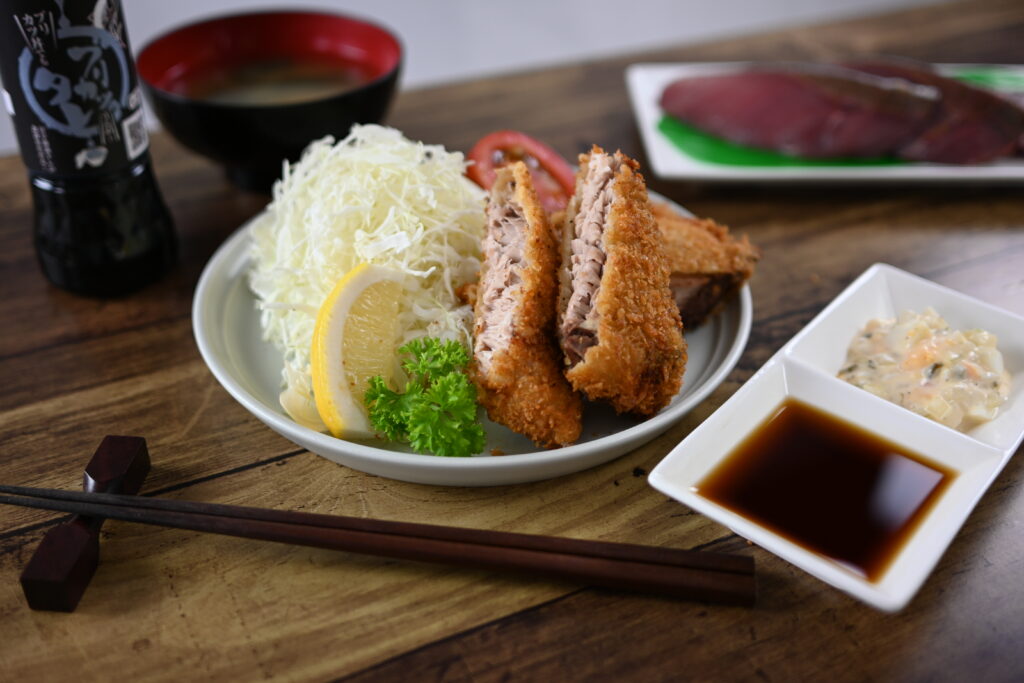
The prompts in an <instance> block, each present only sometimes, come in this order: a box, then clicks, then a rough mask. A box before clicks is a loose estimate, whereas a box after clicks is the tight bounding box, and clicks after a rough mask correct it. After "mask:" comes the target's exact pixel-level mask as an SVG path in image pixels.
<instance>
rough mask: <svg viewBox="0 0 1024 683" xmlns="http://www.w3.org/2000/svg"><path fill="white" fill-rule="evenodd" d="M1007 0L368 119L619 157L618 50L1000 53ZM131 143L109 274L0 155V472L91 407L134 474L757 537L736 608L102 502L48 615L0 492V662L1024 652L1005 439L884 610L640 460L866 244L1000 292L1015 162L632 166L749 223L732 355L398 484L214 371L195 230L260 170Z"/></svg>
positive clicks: (833, 284) (508, 516)
mask: <svg viewBox="0 0 1024 683" xmlns="http://www.w3.org/2000/svg"><path fill="white" fill-rule="evenodd" d="M1022 46H1024V3H1021V2H1019V0H993V1H990V2H989V1H986V2H971V3H964V4H959V5H945V6H935V7H927V8H920V9H915V10H910V11H904V12H901V13H898V14H891V15H887V16H879V17H873V18H866V19H856V20H849V21H844V22H840V23H834V24H830V25H825V26H817V27H813V28H796V29H792V30H785V31H779V32H775V33H770V34H765V35H759V36H753V37H745V38H741V39H733V40H728V41H723V42H717V43H713V44H709V45H700V46H694V47H686V48H679V49H669V50H664V51H660V52H656V53H649V54H643V55H634V56H632V57H631V58H628V59H627V58H619V59H610V60H606V61H600V62H592V63H586V64H580V65H573V66H566V67H562V68H557V69H550V70H545V71H541V72H535V73H528V74H521V75H514V76H508V77H503V78H495V79H489V80H486V81H478V82H471V83H464V84H458V85H452V86H447V87H440V88H434V89H429V90H423V91H417V92H408V93H402V95H401V96H400V97H399V99H398V101H397V104H396V107H395V109H394V113H393V115H392V116H391V118H390V123H392V124H393V125H395V126H397V127H399V128H401V129H403V130H404V131H405V132H406V133H407V134H408V135H409V136H410V137H412V138H414V139H422V140H426V141H429V142H436V143H443V144H445V145H446V146H448V147H449V148H455V149H463V150H465V149H468V147H469V146H470V145H471V144H472V142H473V141H474V140H475V139H476V138H478V137H479V136H480V135H482V134H484V133H487V132H489V131H491V130H494V129H498V128H506V127H509V128H519V129H523V130H525V131H528V132H530V133H532V134H534V135H536V136H537V137H540V138H542V139H545V140H547V141H548V142H550V143H551V144H552V145H554V146H555V147H556V148H558V149H559V150H560V151H561V152H562V153H563V154H565V155H567V156H569V155H574V154H576V153H577V152H579V151H581V150H583V149H585V148H587V147H588V146H589V145H590V144H591V143H592V142H598V143H600V144H601V145H603V146H605V147H607V148H612V149H614V148H616V147H620V148H622V149H623V150H625V151H626V152H628V153H630V154H633V155H637V156H638V157H639V158H640V160H641V162H642V163H643V162H644V158H643V153H642V149H641V145H640V143H639V139H638V135H637V131H636V127H635V125H634V121H633V117H632V114H631V113H630V109H629V105H628V102H627V98H626V93H625V87H624V82H623V68H624V67H625V66H626V65H627V64H629V63H630V62H634V61H650V60H729V59H769V58H771V59H777V58H781V59H819V58H837V57H842V56H847V55H854V54H867V53H888V54H903V55H909V56H911V57H917V58H921V59H925V60H931V61H964V62H970V61H979V62H1011V63H1012V62H1021V61H1022V60H1024V47H1022ZM153 151H154V158H155V165H156V170H157V173H158V175H159V178H160V181H161V184H162V187H163V190H164V193H165V195H166V197H167V199H168V201H169V203H170V206H171V208H172V211H173V213H174V216H175V219H176V221H177V226H178V231H179V234H180V237H181V243H182V258H181V262H180V265H179V266H178V267H177V269H176V270H175V271H174V272H173V274H172V275H171V276H169V277H167V278H166V279H165V280H163V281H162V282H161V283H159V284H158V285H156V286H152V287H150V288H148V289H146V290H145V291H143V292H141V293H140V294H138V295H136V296H132V297H130V298H126V299H122V300H114V301H98V300H90V299H82V298H77V297H75V296H72V295H69V294H66V293H64V292H61V291H59V290H57V289H54V288H52V287H50V286H49V285H48V284H47V283H46V282H45V281H44V280H43V278H42V276H41V275H40V274H39V272H38V270H37V267H36V264H35V262H34V255H33V250H32V245H31V240H30V229H29V224H30V216H31V209H30V204H29V198H28V193H27V190H26V182H25V174H24V171H23V168H22V166H21V163H20V161H19V160H18V159H17V158H16V157H14V158H6V159H0V263H2V268H3V278H2V290H0V300H2V301H3V302H4V312H5V315H4V320H3V322H2V327H3V332H2V335H0V424H2V434H3V443H4V447H3V456H2V461H0V481H3V482H4V483H16V484H25V485H35V486H51V487H61V488H68V489H73V488H77V487H78V486H79V482H80V477H81V469H82V467H83V465H84V463H85V462H86V461H87V460H88V458H89V456H90V455H91V454H92V452H93V450H94V448H95V447H96V446H97V444H98V443H99V441H100V439H101V438H102V437H103V435H105V434H108V433H118V434H136V435H141V436H144V437H146V439H147V440H148V442H149V448H150V453H151V455H152V457H153V463H154V467H153V471H152V473H151V474H150V477H149V479H148V480H147V482H146V485H145V488H144V491H145V492H147V493H150V494H158V495H162V496H166V497H170V498H181V499H188V500H207V501H218V502H225V503H236V504H247V505H256V506H264V507H271V508H280V509H293V508H294V509H302V510H311V511H318V512H324V513H336V514H350V515H360V516H368V517H378V518H383V519H394V520H417V521H434V522H440V523H450V524H456V525H462V526H467V527H477V528H484V529H504V530H515V531H522V532H528V533H540V534H550V535H565V536H571V537H577V538H588V539H604V540H613V541H624V542H635V543H643V544H650V545H656V546H672V547H679V548H699V549H715V550H721V551H729V552H736V553H743V554H750V555H753V556H754V557H755V558H756V561H757V564H758V569H759V574H760V579H759V580H760V600H759V603H758V605H757V607H755V608H753V609H746V608H731V607H719V606H710V605H704V604H699V603H690V602H681V601H672V600H664V599H657V598H652V597H641V596H636V595H629V594H619V593H614V592H608V591H603V590H595V589H589V588H583V587H580V586H575V585H566V584H560V583H553V582H550V581H545V580H540V579H536V580H532V579H524V578H509V577H504V576H496V575H492V574H489V573H484V572H477V571H467V570H460V569H457V568H445V567H437V566H430V565H419V564H413V563H405V562H398V561H387V560H379V559H374V558H368V557H363V556H355V555H348V554H344V553H332V552H325V551H317V550H310V549H303V548H296V547H290V546H283V545H277V544H270V543H259V542H251V541H244V540H238V539H229V538H224V537H216V536H208V535H201V534H198V533H192V532H183V531H176V530H169V529H159V528H155V527H142V526H136V525H131V524H126V523H116V522H108V524H107V526H106V527H105V531H104V533H103V537H102V562H101V565H100V568H99V571H98V572H97V574H96V576H95V578H94V580H93V582H92V585H91V586H90V588H89V590H88V591H87V593H86V594H85V597H84V599H83V600H82V602H81V603H80V605H79V607H78V610H77V611H76V612H75V613H73V614H58V613H47V612H34V611H31V610H29V609H28V608H27V606H26V604H25V601H24V599H23V597H22V595H21V591H20V588H19V585H18V575H19V573H20V571H21V569H22V567H23V566H24V564H25V562H26V561H27V560H28V558H29V556H30V555H31V553H32V551H33V549H34V548H35V546H36V544H37V543H38V541H39V539H40V537H41V536H42V534H43V533H44V532H45V531H46V530H47V529H48V528H50V527H51V526H52V525H53V524H54V523H55V520H56V517H55V515H53V514H48V513H43V512H36V511H29V510H23V509H16V508H9V507H3V508H0V539H2V543H0V679H2V680H43V679H45V680H61V679H74V680H80V681H86V680H106V679H110V678H114V677H116V678H118V679H122V680H138V679H144V678H145V679H175V680H181V679H185V680H195V679H205V678H218V679H227V680H254V679H260V678H277V679H285V680H297V679H302V680H310V679H313V680H322V679H327V678H335V677H340V678H343V679H345V680H353V681H364V680H389V679H392V680H394V679H397V680H423V679H442V680H469V679H472V680H498V679H505V678H514V679H521V680H538V681H540V680H563V679H602V680H617V679H634V680H658V679H691V678H692V679H733V678H745V679H760V680H765V681H788V680H798V679H821V678H829V679H852V680H865V679H879V678H880V679H950V680H964V679H970V680H1011V679H1017V680H1020V678H1021V676H1022V674H1024V655H1022V654H1021V653H1022V646H1021V643H1022V641H1024V610H1022V605H1024V584H1022V576H1024V486H1022V479H1024V460H1022V459H1021V458H1020V457H1018V458H1016V459H1015V460H1012V461H1011V462H1010V463H1009V465H1008V466H1007V467H1006V469H1005V470H1004V471H1003V472H1002V474H1001V475H1000V476H999V478H998V479H997V480H996V481H995V483H994V484H993V486H992V487H991V489H990V490H989V492H988V493H987V494H986V496H985V497H984V498H983V499H982V500H981V502H980V504H979V505H978V507H977V508H976V509H975V511H974V512H973V514H972V515H971V517H970V519H969V520H968V521H967V523H966V525H965V526H964V527H963V530H962V531H961V532H960V534H959V535H958V536H957V538H956V539H955V541H954V542H953V544H952V546H951V547H950V549H949V551H948V552H947V553H946V554H945V556H944V557H943V558H942V560H941V561H940V562H939V565H938V567H937V568H936V570H935V572H934V574H933V575H932V576H931V577H930V578H929V579H928V581H927V582H926V583H925V585H924V587H923V589H922V590H921V592H920V593H919V594H918V596H917V597H916V598H915V599H914V601H913V602H912V603H911V604H910V606H909V607H908V608H906V609H905V610H904V611H903V612H901V613H899V614H897V615H895V616H887V615H883V614H880V613H878V612H876V611H874V610H872V609H870V608H868V607H865V606H864V605H861V604H859V603H858V602H856V601H854V600H852V599H851V598H848V597H846V596H845V595H843V594H841V593H839V592H838V591H836V590H834V589H832V588H830V587H829V586H827V585H825V584H823V583H821V582H820V581H817V580H815V579H813V578H811V577H810V576H808V575H807V574H805V573H803V572H802V571H800V570H797V569H795V568H794V567H792V566H790V565H788V564H786V563H785V562H783V561H781V560H779V559H777V558H775V557H774V556H773V555H770V554H769V553H766V552H764V551H762V550H760V549H758V548H756V547H752V546H750V545H748V544H747V543H746V542H745V541H744V540H742V539H740V538H738V537H736V536H735V535H733V534H731V533H730V532H729V531H728V530H727V529H725V528H723V527H721V526H719V525H718V524H716V523H713V522H711V521H710V520H708V519H706V518H704V517H702V516H700V515H698V514H695V513H692V512H691V511H689V510H688V509H686V508H685V507H683V506H682V505H680V504H678V503H676V502H673V501H671V500H669V499H667V498H666V497H665V496H663V495H661V494H659V493H657V492H655V491H654V490H653V489H652V488H650V487H649V486H648V485H647V482H646V481H645V474H646V473H647V472H649V471H650V470H651V469H652V468H653V467H654V466H655V465H656V464H657V463H658V462H659V460H660V459H661V458H662V457H663V456H664V455H665V453H667V452H668V450H669V449H670V448H671V447H672V446H673V445H674V444H676V443H677V442H678V441H679V440H680V439H681V438H683V437H684V436H685V435H686V434H687V433H688V432H690V431H691V430H692V429H693V428H694V427H695V426H697V425H698V424H699V423H700V422H701V421H702V420H703V419H704V418H706V417H707V416H708V415H709V414H710V413H711V412H712V411H713V410H715V408H716V407H717V406H719V405H721V403H722V402H723V401H725V400H726V399H727V398H728V397H729V396H730V395H731V394H732V393H733V392H734V391H735V390H736V388H737V387H738V386H739V385H740V384H742V383H743V382H744V380H746V379H747V378H748V377H750V375H751V374H752V373H753V372H754V371H755V370H756V369H757V368H758V367H759V366H760V365H761V364H762V363H763V362H764V361H765V360H767V359H768V357H769V356H770V355H771V354H772V353H773V352H774V351H775V350H777V349H778V348H779V347H780V346H781V345H782V344H783V343H784V342H785V341H786V340H787V339H789V337H790V336H792V335H793V334H794V333H795V332H796V331H797V330H798V329H799V328H800V327H801V326H803V325H804V324H805V323H807V322H808V321H809V320H810V319H811V318H812V317H813V316H814V314H815V313H817V312H818V311H819V310H821V308H822V307H823V306H824V305H825V304H826V303H827V302H828V301H829V300H830V299H831V298H832V297H834V296H835V295H836V294H837V293H838V292H839V291H840V290H841V289H842V288H843V287H845V286H846V285H847V284H848V283H849V282H850V281H851V280H853V279H854V278H855V277H856V276H857V275H858V274H859V273H861V272H862V271H863V270H864V269H865V268H867V267H868V266H869V265H870V264H872V263H874V262H876V261H886V262H889V263H892V264H894V265H896V266H898V267H901V268H904V269H907V270H909V271H912V272H914V273H917V274H920V275H922V276H924V277H927V278H930V279H932V280H935V281H937V282H939V283H942V284H944V285H949V286H951V287H954V288H956V289H959V290H961V291H964V292H966V293H968V294H971V295H974V296H977V297H979V298H981V299H983V300H985V301H988V302H991V303H993V304H996V305H998V306H1002V307H1004V308H1007V309H1009V310H1011V311H1015V312H1017V313H1024V194H1022V192H1021V189H1020V187H1017V188H998V187H973V186H972V187H957V186H955V185H954V186H944V187H939V188H929V187H916V188H914V187H825V188H821V187H818V188H808V187H757V186H740V187H725V186H717V187H716V186H710V185H709V186H704V185H696V184H691V183H664V182H652V183H651V185H652V186H653V187H654V188H655V189H657V190H658V191H660V192H662V193H664V194H666V195H668V196H670V197H672V198H673V199H675V200H677V201H680V202H681V203H683V204H685V205H686V206H687V207H689V208H690V209H691V210H693V211H694V212H696V213H697V214H700V215H706V216H711V217H714V218H716V219H718V220H719V221H721V222H724V223H727V224H729V225H731V226H733V227H734V229H736V230H738V231H740V232H746V233H749V234H750V236H751V238H752V239H753V241H754V242H756V243H757V244H759V245H760V246H761V247H762V248H763V250H764V259H763V261H762V263H761V265H760V268H759V270H758V272H757V275H756V276H755V278H754V279H753V282H752V289H753V295H754V324H753V333H752V335H751V338H750V343H749V345H748V347H747V350H746V352H745V353H744V355H743V357H742V359H741V360H740V362H739V365H738V367H737V368H736V370H735V371H734V372H733V373H732V374H731V375H730V377H729V378H728V381H727V382H726V383H725V384H723V385H722V386H721V387H720V388H719V389H718V390H717V391H716V392H715V393H714V394H713V395H712V396H711V397H710V398H709V399H708V400H706V401H705V402H704V403H703V404H701V405H700V406H699V407H698V408H697V409H696V410H695V411H694V412H693V413H692V414H691V415H689V416H688V417H686V418H685V419H684V420H683V421H682V422H681V423H679V424H678V425H677V426H675V427H673V428H672V429H670V430H669V431H668V432H667V433H666V434H664V435H663V436H661V437H659V438H657V439H656V440H654V441H653V442H652V443H650V444H649V445H647V446H645V447H643V448H641V449H639V450H637V451H636V452H633V453H631V454H629V455H627V456H625V457H622V458H620V459H618V460H615V461H614V462H611V463H608V464H606V465H604V466H601V467H597V468H595V469H591V470H589V471H586V472H581V473H579V474H575V475H571V476H566V477H562V478H559V479H555V480H553V481H547V482H542V483H536V484H527V485H520V486H507V487H499V488H480V489H476V488H445V487H436V486H421V485H413V484H406V483H400V482H395V481H389V480H386V479H382V478H378V477H374V476H368V475H365V474H362V473H360V472H356V471H353V470H350V469H347V468H345V467H341V466H338V465H335V464H333V463H331V462H328V461H327V460H325V459H322V458H320V457H318V456H316V455H313V454H311V453H308V452H306V451H304V450H301V449H299V448H297V447H296V446H295V445H293V444H291V443H289V442H288V441H286V440H284V439H283V438H281V437H279V436H277V435H276V434H275V433H273V432H271V431H270V430H269V429H267V428H265V427H264V426H263V425H262V424H260V423H259V422H257V421H256V420H255V419H254V418H253V417H252V416H250V415H249V413H247V412H246V411H245V410H244V409H243V408H242V407H241V406H240V405H238V404H237V403H236V402H235V401H234V400H232V399H231V397H230V396H228V394H227V393H226V392H225V391H224V390H223V389H222V388H221V387H220V386H219V385H218V384H217V382H216V381H215V380H214V378H213V376H212V375H211V374H210V372H209V371H208V370H207V368H206V366H205V365H204V364H203V362H202V360H201V359H200V357H199V353H198V352H197V350H196V347H195V344H194V343H193V340H192V328H191V321H190V304H191V300H192V292H193V289H194V287H195V284H196V280H197V278H198V275H199V273H200V271H201V269H202V267H203V265H204V264H205V262H206V261H207V259H208V258H209V257H210V255H211V254H212V253H213V251H214V250H215V249H216V247H217V246H218V245H219V244H220V243H221V242H222V241H223V240H224V239H225V238H226V237H227V236H228V235H230V234H231V232H232V231H233V230H234V229H235V228H236V227H237V226H239V225H240V224H241V223H242V222H243V221H245V219H246V218H248V217H249V216H252V215H253V214H254V213H255V212H257V211H259V210H260V208H261V207H262V205H263V204H264V203H265V199H264V198H261V197H259V196H253V195H246V194H242V193H240V192H238V191H236V190H235V189H233V188H232V187H231V186H230V185H228V184H227V182H226V181H225V180H224V178H223V176H222V174H221V171H220V170H219V169H218V168H216V167H214V166H213V165H211V164H209V163H207V162H206V161H204V160H203V159H201V158H199V157H197V156H194V155H192V154H191V153H189V152H187V151H185V150H184V149H182V148H181V147H179V146H178V145H177V144H176V143H174V142H173V141H171V140H170V139H168V138H167V137H165V136H163V135H157V136H155V138H154V141H153Z"/></svg>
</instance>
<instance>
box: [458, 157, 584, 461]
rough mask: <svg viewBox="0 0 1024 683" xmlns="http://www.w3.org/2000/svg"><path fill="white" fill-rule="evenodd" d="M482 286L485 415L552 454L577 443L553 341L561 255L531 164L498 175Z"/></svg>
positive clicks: (476, 331) (577, 407) (576, 424)
mask: <svg viewBox="0 0 1024 683" xmlns="http://www.w3.org/2000/svg"><path fill="white" fill-rule="evenodd" d="M482 250H483V263H482V265H481V268H480V280H479V283H478V284H477V287H476V303H475V305H474V311H473V312H474V318H475V322H474V326H473V358H474V360H473V369H472V376H473V379H474V382H475V383H476V385H477V388H478V389H479V399H480V403H481V404H482V405H483V406H484V408H485V409H486V410H487V416H488V417H489V418H490V419H491V420H493V421H494V422H497V423H499V424H503V425H505V426H506V427H508V428H509V429H511V430H513V431H515V432H519V433H520V434H523V435H525V436H527V437H529V438H530V439H532V440H533V441H534V442H535V443H536V444H537V445H539V446H543V447H546V448H552V447H555V446H565V445H568V444H571V443H573V442H574V441H576V439H578V438H579V435H580V429H581V421H582V411H583V408H582V400H581V399H580V396H579V395H578V394H577V393H576V392H574V391H573V389H572V387H571V386H569V382H568V381H567V380H566V379H565V375H563V373H562V362H561V359H562V354H561V351H559V349H558V345H557V343H556V342H555V304H556V299H557V297H558V287H557V270H558V250H557V245H556V244H555V239H554V235H553V234H552V232H551V228H550V226H549V225H548V222H547V214H546V213H545V212H544V209H543V208H542V207H541V205H540V203H539V202H538V200H537V194H536V192H535V191H534V188H533V182H532V180H531V177H530V172H529V170H528V169H527V167H526V164H524V163H522V162H517V163H515V164H513V165H511V166H507V167H505V168H502V169H499V171H498V175H497V177H496V178H495V180H494V185H493V186H492V187H491V194H490V198H489V200H488V204H487V233H486V235H485V237H484V240H483V244H482Z"/></svg>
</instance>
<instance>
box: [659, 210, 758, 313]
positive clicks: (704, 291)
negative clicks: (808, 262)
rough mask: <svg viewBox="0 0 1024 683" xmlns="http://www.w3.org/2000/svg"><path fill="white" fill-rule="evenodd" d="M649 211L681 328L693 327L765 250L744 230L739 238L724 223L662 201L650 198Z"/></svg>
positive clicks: (740, 280)
mask: <svg viewBox="0 0 1024 683" xmlns="http://www.w3.org/2000/svg"><path fill="white" fill-rule="evenodd" d="M651 213H653V214H654V219H655V220H656V221H657V222H658V228H659V229H660V230H661V235H662V239H663V240H664V244H665V255H666V257H667V258H668V267H669V270H670V271H671V276H670V285H671V287H672V295H673V297H674V298H675V302H676V305H677V306H678V307H679V314H680V316H681V317H682V320H683V328H684V329H686V330H692V329H694V328H695V327H697V326H698V325H700V324H702V323H703V322H704V321H705V320H707V318H708V317H709V316H710V315H712V314H713V313H715V312H717V310H718V309H719V308H721V306H722V304H723V303H724V302H725V301H726V300H728V299H729V297H730V296H732V294H733V293H734V292H736V291H737V290H738V289H739V288H740V287H742V286H743V283H745V282H746V281H747V280H749V279H750V277H751V276H752V275H753V274H754V266H755V265H756V264H757V261H758V259H760V258H761V250H760V249H758V248H757V247H755V246H754V245H752V244H751V243H750V240H748V239H747V236H746V235H744V236H743V237H742V238H740V239H736V238H735V237H733V236H732V235H730V234H729V228H727V227H726V226H724V225H719V224H718V223H716V222H715V221H713V220H709V219H701V218H692V217H689V216H683V215H682V214H680V213H679V212H678V211H676V210H675V209H674V208H672V207H671V206H669V205H668V204H665V203H664V202H651Z"/></svg>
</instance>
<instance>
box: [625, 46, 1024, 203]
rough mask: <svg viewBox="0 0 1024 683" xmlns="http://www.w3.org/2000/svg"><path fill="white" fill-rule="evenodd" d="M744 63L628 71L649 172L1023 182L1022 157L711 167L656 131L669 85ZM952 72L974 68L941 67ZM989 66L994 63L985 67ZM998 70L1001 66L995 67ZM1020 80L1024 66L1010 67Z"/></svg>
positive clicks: (689, 176)
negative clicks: (964, 162) (958, 162)
mask: <svg viewBox="0 0 1024 683" xmlns="http://www.w3.org/2000/svg"><path fill="white" fill-rule="evenodd" d="M743 65H744V63H733V62H709V63H682V64H680V63H672V64H632V65H630V66H629V67H628V68H627V69H626V84H627V86H628V89H629V97H630V102H631V103H632V105H633V113H634V115H635V116H636V121H637V126H638V128H639V129H640V137H641V138H642V139H643V143H644V149H645V150H646V152H647V159H648V162H649V163H650V166H651V169H652V170H653V171H654V173H655V174H656V175H657V176H659V177H661V178H668V179H678V180H713V181H736V182H751V181H757V182H836V181H843V182H878V181H885V182H898V181H907V182H950V181H958V182H988V183H991V182H993V181H1006V182H1020V181H1024V159H1020V158H1017V159H1003V160H1000V161H997V162H994V163H991V164H984V165H973V166H954V165H947V164H924V163H916V164H903V165H868V166H805V167H800V166H784V167H754V166H732V165H724V164H713V163H708V162H705V161H700V160H698V159H694V158H692V157H690V156H688V155H687V154H686V153H685V152H683V151H682V150H681V149H679V148H678V147H676V146H675V145H674V144H673V143H672V142H670V141H669V140H668V139H667V138H666V137H665V135H664V134H663V133H662V132H661V131H660V130H658V122H659V121H660V120H661V117H662V111H661V108H660V107H659V106H658V100H659V98H660V97H661V93H662V91H663V90H664V89H665V86H667V85H668V84H669V83H671V82H672V81H673V80H675V79H677V78H681V77H683V76H694V75H702V74H711V73H715V72H718V71H723V70H727V69H735V68H737V67H742V66H743ZM939 66H940V69H941V68H944V69H946V70H947V72H948V71H950V70H953V69H958V68H964V67H968V66H970V65H960V64H947V65H939ZM985 66H991V65H985ZM996 68H1000V67H999V66H997V67H996ZM1001 68H1005V69H1007V70H1012V71H1013V73H1014V74H1015V75H1016V77H1017V78H1024V68H1022V67H1020V66H1013V65H1006V66H1005V67H1001Z"/></svg>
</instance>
